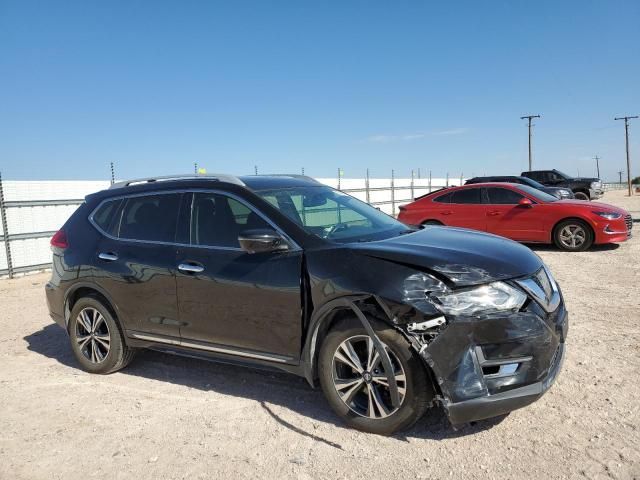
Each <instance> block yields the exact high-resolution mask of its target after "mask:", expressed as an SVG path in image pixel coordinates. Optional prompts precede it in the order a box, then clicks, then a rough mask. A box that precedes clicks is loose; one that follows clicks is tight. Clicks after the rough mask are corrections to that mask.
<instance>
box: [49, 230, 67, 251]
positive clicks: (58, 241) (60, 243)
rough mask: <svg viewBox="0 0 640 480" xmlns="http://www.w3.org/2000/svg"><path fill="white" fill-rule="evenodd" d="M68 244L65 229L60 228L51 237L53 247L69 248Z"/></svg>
mask: <svg viewBox="0 0 640 480" xmlns="http://www.w3.org/2000/svg"><path fill="white" fill-rule="evenodd" d="M68 246H69V242H68V240H67V234H66V233H65V231H64V230H63V229H60V230H58V231H57V232H56V233H55V234H54V235H53V237H51V247H54V248H67V247H68Z"/></svg>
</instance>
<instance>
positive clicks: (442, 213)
mask: <svg viewBox="0 0 640 480" xmlns="http://www.w3.org/2000/svg"><path fill="white" fill-rule="evenodd" d="M452 213H453V212H452V211H451V210H445V211H444V212H440V215H451V214H452Z"/></svg>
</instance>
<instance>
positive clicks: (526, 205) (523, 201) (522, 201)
mask: <svg viewBox="0 0 640 480" xmlns="http://www.w3.org/2000/svg"><path fill="white" fill-rule="evenodd" d="M518 206H520V207H524V208H531V207H533V202H532V201H531V200H529V199H528V198H527V197H522V198H521V199H520V200H519V201H518Z"/></svg>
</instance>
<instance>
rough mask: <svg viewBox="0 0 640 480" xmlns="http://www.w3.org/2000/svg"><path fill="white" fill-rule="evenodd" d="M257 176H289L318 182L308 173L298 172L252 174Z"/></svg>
mask: <svg viewBox="0 0 640 480" xmlns="http://www.w3.org/2000/svg"><path fill="white" fill-rule="evenodd" d="M254 176H258V177H291V178H299V179H301V180H309V181H310V182H315V183H320V182H318V181H317V180H316V179H315V178H313V177H309V176H308V175H300V174H299V173H261V174H260V175H254Z"/></svg>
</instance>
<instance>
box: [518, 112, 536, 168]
mask: <svg viewBox="0 0 640 480" xmlns="http://www.w3.org/2000/svg"><path fill="white" fill-rule="evenodd" d="M525 118H526V119H528V120H529V170H531V160H532V158H531V126H532V124H531V120H533V119H534V118H540V115H525V116H523V117H520V120H524V119H525Z"/></svg>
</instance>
